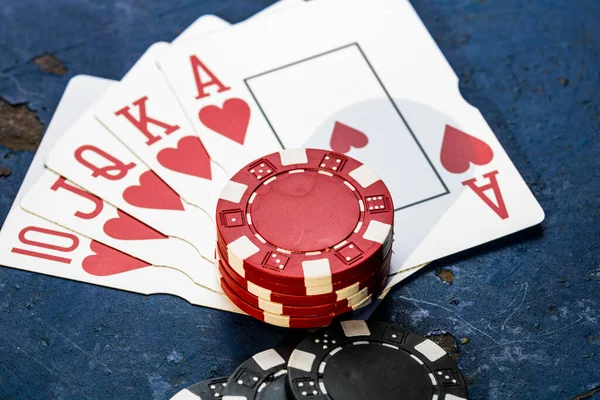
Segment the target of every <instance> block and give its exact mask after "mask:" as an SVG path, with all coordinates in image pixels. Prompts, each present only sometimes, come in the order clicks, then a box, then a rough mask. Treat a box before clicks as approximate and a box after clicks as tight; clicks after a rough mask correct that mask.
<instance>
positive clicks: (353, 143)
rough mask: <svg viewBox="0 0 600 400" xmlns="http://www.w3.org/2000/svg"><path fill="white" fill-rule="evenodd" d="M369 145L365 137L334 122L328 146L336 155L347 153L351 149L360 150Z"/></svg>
mask: <svg viewBox="0 0 600 400" xmlns="http://www.w3.org/2000/svg"><path fill="white" fill-rule="evenodd" d="M368 143H369V138H368V137H367V135H365V134H364V133H362V132H361V131H359V130H358V129H354V128H352V127H350V126H348V125H346V124H342V123H341V122H338V121H336V122H335V125H334V127H333V133H332V134H331V140H330V141H329V146H330V147H331V150H333V151H337V152H338V153H347V152H349V151H350V149H352V147H354V148H357V149H360V148H362V147H365V146H366V145H367V144H368Z"/></svg>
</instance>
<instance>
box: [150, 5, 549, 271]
mask: <svg viewBox="0 0 600 400" xmlns="http://www.w3.org/2000/svg"><path fill="white" fill-rule="evenodd" d="M340 10H343V13H341V12H340ZM307 26H310V29H306V27H307ZM209 39H210V40H209ZM209 39H205V40H204V39H202V38H199V39H197V40H194V41H193V43H192V42H188V43H185V42H182V43H181V44H179V45H175V46H172V47H171V48H169V49H167V50H166V51H165V52H164V53H162V54H161V55H160V56H159V60H158V63H159V65H160V68H161V70H162V71H163V73H164V75H165V77H166V78H167V80H168V81H169V84H170V86H171V88H172V89H173V91H174V92H175V94H176V96H177V97H178V99H179V102H180V104H181V105H182V108H183V110H184V111H185V113H186V114H187V116H188V117H189V119H190V120H191V121H192V124H193V126H194V127H195V130H196V131H197V132H198V133H199V134H200V137H201V139H202V142H203V143H204V145H205V147H206V149H207V150H208V153H209V154H210V156H211V157H212V158H213V159H214V160H215V161H216V162H218V163H219V164H220V165H221V166H222V167H223V168H224V169H225V170H226V171H227V173H231V172H232V171H236V170H237V169H238V168H240V167H242V166H243V165H244V164H245V163H247V162H248V161H249V160H251V159H254V158H256V157H260V156H261V155H263V154H266V153H270V152H273V151H277V150H279V149H280V148H288V147H298V146H306V147H321V148H331V149H333V150H335V151H338V152H341V153H345V154H348V155H349V156H352V157H355V158H357V159H359V160H361V161H363V162H365V163H366V164H367V165H369V166H370V167H371V168H373V169H374V170H375V171H376V172H377V173H378V174H379V175H381V176H382V177H383V179H384V180H385V182H386V184H387V185H388V186H389V188H390V192H391V193H392V197H393V200H394V205H395V210H396V213H395V226H396V229H395V242H394V253H395V254H394V257H393V259H392V272H397V271H400V270H405V269H408V268H411V267H413V266H415V265H420V264H423V263H425V262H428V261H431V260H434V259H438V258H441V257H444V256H447V255H449V254H453V253H456V252H459V251H462V250H465V249H468V248H470V247H473V246H476V245H479V244H482V243H485V242H488V241H490V240H494V239H497V238H499V237H502V236H505V235H508V234H510V233H513V232H516V231H519V230H521V229H524V228H527V227H529V226H532V225H535V224H537V223H539V222H541V221H542V220H543V218H544V214H543V211H542V209H541V207H540V206H539V204H538V203H537V201H536V200H535V198H534V197H533V195H532V193H531V191H530V190H529V188H528V187H527V185H526V184H525V182H524V181H523V179H522V178H521V176H520V175H519V173H518V171H517V170H516V168H515V167H514V165H513V164H512V162H511V160H510V159H509V157H508V155H507V154H506V152H505V151H504V149H503V148H502V146H501V145H500V143H499V142H498V140H497V139H496V137H495V135H494V134H493V132H492V131H491V129H490V127H489V126H488V125H487V123H486V122H485V120H484V119H483V117H482V115H481V114H480V113H479V111H478V110H477V109H476V108H474V107H472V106H471V105H469V104H468V103H467V102H466V101H465V100H464V99H463V98H462V97H461V95H460V93H459V91H458V79H457V77H456V75H455V74H454V71H452V69H451V68H450V66H449V65H448V63H447V61H446V60H445V58H444V57H443V55H442V53H441V52H440V51H439V49H438V48H437V46H436V45H435V42H434V41H433V39H432V38H431V36H430V35H429V33H428V32H427V30H426V29H425V27H424V26H423V24H422V23H421V21H420V19H419V18H418V16H417V14H416V13H415V11H414V10H413V9H412V7H411V6H410V4H409V3H408V2H406V1H396V0H374V1H371V2H364V1H360V0H343V1H342V0H328V1H314V2H306V3H304V4H302V5H299V6H297V7H294V8H293V9H292V10H289V11H287V10H283V11H281V12H279V13H278V14H277V15H275V16H272V17H271V18H269V19H268V20H266V21H264V23H259V22H257V21H248V22H246V23H244V24H242V25H239V26H234V27H232V28H230V29H228V30H226V31H223V32H220V33H215V34H213V35H211V37H210V38H209Z"/></svg>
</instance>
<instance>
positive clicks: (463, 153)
mask: <svg viewBox="0 0 600 400" xmlns="http://www.w3.org/2000/svg"><path fill="white" fill-rule="evenodd" d="M493 158H494V152H493V151H492V148H491V147H490V146H488V144H487V143H485V142H483V141H481V140H479V139H477V138H476V137H473V136H471V135H468V134H466V133H465V132H463V131H460V130H458V129H456V128H454V127H452V126H450V125H446V130H445V131H444V139H443V141H442V152H441V154H440V161H441V162H442V165H443V166H444V168H446V169H447V170H448V171H449V172H452V173H453V174H462V173H463V172H466V171H467V170H468V169H469V166H470V164H471V163H472V164H475V165H485V164H487V163H489V162H490V161H492V159H493Z"/></svg>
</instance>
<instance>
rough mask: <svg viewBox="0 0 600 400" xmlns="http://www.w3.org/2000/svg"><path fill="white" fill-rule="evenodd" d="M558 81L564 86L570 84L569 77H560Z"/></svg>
mask: <svg viewBox="0 0 600 400" xmlns="http://www.w3.org/2000/svg"><path fill="white" fill-rule="evenodd" d="M558 83H560V84H561V85H563V86H567V85H568V84H569V80H568V79H567V78H558Z"/></svg>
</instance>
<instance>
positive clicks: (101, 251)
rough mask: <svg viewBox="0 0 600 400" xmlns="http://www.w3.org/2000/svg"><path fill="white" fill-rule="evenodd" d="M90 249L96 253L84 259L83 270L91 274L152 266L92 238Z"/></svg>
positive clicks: (111, 272)
mask: <svg viewBox="0 0 600 400" xmlns="http://www.w3.org/2000/svg"><path fill="white" fill-rule="evenodd" d="M90 249H91V250H92V251H93V252H94V253H95V254H93V255H89V256H87V257H86V258H84V259H83V262H82V263H81V264H82V266H83V270H84V271H85V272H87V273H88V274H91V275H96V276H109V275H115V274H120V273H123V272H127V271H133V270H134V269H140V268H144V267H148V266H150V264H148V263H147V262H144V261H142V260H138V259H137V258H135V257H132V256H130V255H128V254H125V253H122V252H120V251H118V250H115V249H113V248H112V247H108V246H106V245H104V244H102V243H99V242H96V241H95V240H92V241H91V242H90Z"/></svg>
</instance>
